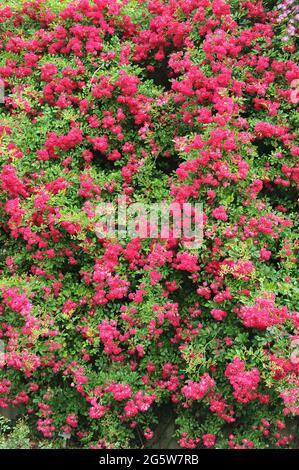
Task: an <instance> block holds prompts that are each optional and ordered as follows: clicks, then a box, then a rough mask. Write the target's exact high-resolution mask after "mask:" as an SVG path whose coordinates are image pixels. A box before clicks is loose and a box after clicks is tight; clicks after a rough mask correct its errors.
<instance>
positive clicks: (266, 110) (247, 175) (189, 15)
mask: <svg viewBox="0 0 299 470" xmlns="http://www.w3.org/2000/svg"><path fill="white" fill-rule="evenodd" d="M279 3H280V2H275V1H261V0H253V1H246V0H245V1H244V0H241V1H239V0H238V1H237V0H226V1H225V0H170V1H164V0H150V1H145V0H118V1H116V0H93V1H92V0H78V1H74V2H71V3H70V2H69V1H61V2H58V1H57V2H56V1H54V0H49V1H47V0H35V1H32V2H26V1H24V2H23V1H18V2H14V1H11V2H3V0H2V2H1V7H0V77H1V86H2V89H3V90H2V91H3V100H2V101H3V102H2V103H1V104H0V139H1V167H0V213H1V217H0V220H1V222H0V241H1V245H0V246H1V248H0V268H1V282H0V297H1V305H0V339H1V341H2V342H3V344H4V347H5V355H4V360H3V361H2V362H1V366H0V372H1V376H0V407H1V408H2V409H5V408H9V409H15V410H17V413H18V414H19V415H24V416H27V422H28V425H29V427H30V430H31V431H30V432H31V439H32V441H39V440H43V439H45V440H49V441H55V440H59V439H60V440H61V439H62V438H61V435H62V436H63V438H64V439H67V438H68V439H69V445H72V446H75V447H87V448H88V447H92V448H125V447H142V446H144V445H149V446H150V445H152V443H153V442H154V441H153V440H154V439H155V432H156V429H157V424H158V422H159V420H160V419H161V415H162V416H163V410H167V411H164V413H170V414H171V415H172V416H173V417H174V420H175V436H176V439H177V442H178V443H179V445H180V446H181V447H185V448H197V447H198V448H202V447H203V448H204V447H206V448H211V447H216V448H233V449H236V448H264V447H271V448H275V447H298V434H297V435H296V429H297V423H298V415H299V377H298V376H299V352H298V344H299V312H298V311H296V301H298V297H299V296H298V280H297V279H296V254H297V252H298V241H297V240H296V231H297V228H298V227H297V226H296V219H297V211H298V205H297V206H296V203H297V197H298V192H297V189H298V175H299V166H298V155H299V146H298V142H297V143H296V133H295V130H296V127H298V114H297V105H298V93H297V88H296V86H297V85H298V83H299V82H298V79H299V67H298V66H297V65H296V64H295V62H294V60H293V59H294V53H295V46H296V44H295V40H296V35H295V34H291V33H290V32H289V33H288V28H290V27H289V21H290V16H288V15H285V16H284V14H283V13H281V12H282V11H285V8H282V7H281V6H280V8H277V6H278V4H279ZM289 3H290V2H283V3H282V5H283V4H289ZM292 8H293V7H292ZM292 11H293V10H292ZM294 11H295V10H294ZM297 16H298V15H297ZM294 18H295V17H294ZM296 25H297V26H296ZM296 27H298V22H297V19H296V21H295V20H294V22H293V23H292V28H295V29H296ZM292 31H293V29H292ZM297 32H298V31H297ZM283 38H284V39H283ZM296 80H297V81H296ZM119 196H122V198H124V200H125V201H126V203H127V204H128V205H130V204H133V203H134V202H139V203H143V204H151V203H159V202H162V201H166V202H168V203H171V202H175V203H179V204H183V203H191V204H195V203H197V202H201V203H202V205H203V206H202V207H203V240H202V244H201V246H200V247H197V248H196V249H192V248H190V249H189V248H186V246H185V245H184V244H183V243H182V240H181V239H178V238H168V239H164V238H161V237H157V238H155V239H149V238H141V237H134V238H132V239H129V238H122V239H118V237H117V236H115V237H110V238H109V237H106V238H105V237H103V238H99V237H98V236H97V234H96V223H97V218H96V208H97V206H98V204H100V203H116V201H117V199H118V197H119ZM297 308H298V307H297ZM152 439H153V440H152ZM146 443H147V444H146Z"/></svg>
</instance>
